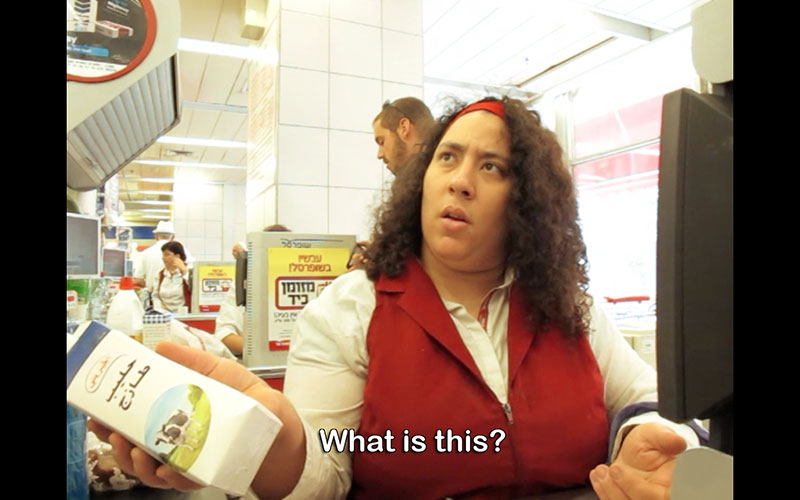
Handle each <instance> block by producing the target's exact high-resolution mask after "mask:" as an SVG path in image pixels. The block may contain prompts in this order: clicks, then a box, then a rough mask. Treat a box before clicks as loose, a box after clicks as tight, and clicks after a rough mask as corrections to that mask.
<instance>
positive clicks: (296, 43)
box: [280, 11, 329, 71]
mask: <svg viewBox="0 0 800 500" xmlns="http://www.w3.org/2000/svg"><path fill="white" fill-rule="evenodd" d="M328 24H329V19H328V18H327V17H321V16H316V15H311V14H303V13H299V12H292V11H283V12H282V13H281V33H280V36H281V45H280V62H281V65H282V66H292V67H295V68H303V69H314V70H318V71H328V38H329V36H328Z"/></svg>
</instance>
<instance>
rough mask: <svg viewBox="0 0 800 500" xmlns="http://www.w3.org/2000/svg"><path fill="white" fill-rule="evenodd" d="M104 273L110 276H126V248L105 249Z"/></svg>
mask: <svg viewBox="0 0 800 500" xmlns="http://www.w3.org/2000/svg"><path fill="white" fill-rule="evenodd" d="M103 273H104V274H105V275H106V276H108V277H114V278H120V277H122V276H125V275H126V273H125V250H123V249H121V248H104V249H103Z"/></svg>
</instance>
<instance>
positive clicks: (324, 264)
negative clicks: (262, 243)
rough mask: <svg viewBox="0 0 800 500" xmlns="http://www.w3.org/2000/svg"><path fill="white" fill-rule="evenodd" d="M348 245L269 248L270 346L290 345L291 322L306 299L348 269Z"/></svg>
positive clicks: (317, 292) (277, 347)
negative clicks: (342, 246) (336, 246)
mask: <svg viewBox="0 0 800 500" xmlns="http://www.w3.org/2000/svg"><path fill="white" fill-rule="evenodd" d="M349 255H350V249H349V248H270V249H269V251H268V273H267V280H268V281H267V282H268V283H269V286H270V290H271V292H272V295H273V298H272V300H270V301H269V349H270V350H271V351H281V350H288V349H289V340H290V339H291V336H292V330H293V329H294V323H295V320H296V319H297V315H298V314H299V312H300V311H301V310H302V309H303V308H304V307H305V306H306V304H308V302H309V301H311V300H313V299H315V298H317V297H319V294H320V293H322V290H324V289H325V287H326V286H328V285H330V284H331V282H332V281H333V280H334V279H336V277H337V276H339V275H340V274H344V273H345V272H347V259H348V257H349Z"/></svg>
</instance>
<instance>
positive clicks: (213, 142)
mask: <svg viewBox="0 0 800 500" xmlns="http://www.w3.org/2000/svg"><path fill="white" fill-rule="evenodd" d="M156 142H160V143H162V144H184V145H187V146H207V147H213V148H246V147H247V143H246V142H241V141H228V140H224V139H201V138H199V137H172V136H168V135H164V136H161V137H159V138H158V140H157V141H156Z"/></svg>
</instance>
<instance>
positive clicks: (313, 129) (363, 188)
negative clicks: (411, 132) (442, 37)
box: [222, 0, 423, 244]
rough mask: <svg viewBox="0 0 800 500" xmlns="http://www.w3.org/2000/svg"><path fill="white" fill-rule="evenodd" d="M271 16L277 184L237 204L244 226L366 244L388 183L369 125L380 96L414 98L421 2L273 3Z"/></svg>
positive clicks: (418, 89)
mask: <svg viewBox="0 0 800 500" xmlns="http://www.w3.org/2000/svg"><path fill="white" fill-rule="evenodd" d="M277 16H278V19H279V20H280V23H279V26H280V34H279V39H280V47H279V53H280V62H279V68H278V72H277V73H278V91H277V94H278V97H277V100H278V102H277V110H276V114H277V130H276V131H275V133H276V135H277V151H276V160H277V185H276V186H273V187H271V188H269V189H267V190H266V191H265V192H264V193H263V194H259V195H257V196H255V197H252V199H250V200H249V201H248V202H247V207H246V210H247V227H248V230H259V229H256V228H262V227H264V226H266V225H269V224H274V223H280V224H284V225H286V226H287V227H289V228H290V229H291V230H293V231H297V232H320V233H345V234H355V235H357V236H358V237H359V238H360V239H367V238H369V234H370V232H371V225H372V218H373V211H374V208H375V207H376V206H377V205H378V203H379V201H380V200H381V198H382V197H383V196H384V192H385V191H384V190H385V189H386V188H387V187H388V186H390V185H391V181H392V179H393V176H392V174H391V173H390V172H389V171H388V170H387V169H386V168H385V166H384V165H383V163H382V162H381V161H379V160H378V159H377V157H376V155H377V146H376V145H375V143H374V140H373V137H372V120H373V118H374V117H375V115H376V114H377V113H378V112H379V111H380V108H381V105H382V103H383V101H384V100H386V99H396V98H398V97H404V96H409V95H410V96H415V97H419V98H422V97H423V88H422V63H423V59H422V0H282V1H281V3H280V12H279V13H278V14H277ZM255 90H256V89H251V92H253V91H255ZM242 198H244V196H242ZM231 210H232V209H231V208H226V210H225V211H224V212H225V213H227V212H228V211H231ZM225 231H227V229H225ZM222 237H223V239H224V240H225V243H224V244H227V241H228V240H229V239H230V238H231V237H232V236H231V235H229V234H227V232H225V234H223V236H222Z"/></svg>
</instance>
